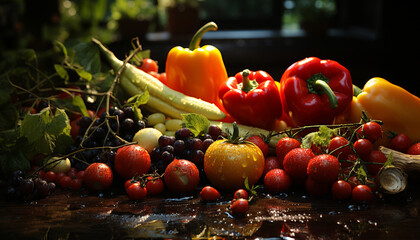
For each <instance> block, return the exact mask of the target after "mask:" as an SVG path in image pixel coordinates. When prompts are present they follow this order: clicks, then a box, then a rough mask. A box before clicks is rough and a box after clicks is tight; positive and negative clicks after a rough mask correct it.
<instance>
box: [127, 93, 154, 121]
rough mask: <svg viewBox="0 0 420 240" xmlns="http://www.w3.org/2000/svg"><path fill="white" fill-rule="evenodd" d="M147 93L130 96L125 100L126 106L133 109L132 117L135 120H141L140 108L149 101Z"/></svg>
mask: <svg viewBox="0 0 420 240" xmlns="http://www.w3.org/2000/svg"><path fill="white" fill-rule="evenodd" d="M149 97H150V94H149V91H147V90H145V91H144V92H143V93H142V94H137V95H134V96H132V97H131V98H129V99H128V100H127V104H126V105H129V106H132V107H133V112H134V116H135V117H136V119H137V120H141V119H143V114H142V113H141V110H140V108H139V107H140V106H141V105H144V104H146V103H147V102H148V101H149Z"/></svg>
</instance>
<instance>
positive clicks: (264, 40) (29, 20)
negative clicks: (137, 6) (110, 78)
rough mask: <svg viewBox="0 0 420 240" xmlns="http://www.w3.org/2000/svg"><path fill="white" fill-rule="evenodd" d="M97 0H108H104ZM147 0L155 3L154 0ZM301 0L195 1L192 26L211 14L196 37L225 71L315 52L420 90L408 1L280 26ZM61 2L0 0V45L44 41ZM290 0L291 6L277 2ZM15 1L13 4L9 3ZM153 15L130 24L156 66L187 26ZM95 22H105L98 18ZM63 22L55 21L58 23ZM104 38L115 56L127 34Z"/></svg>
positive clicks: (369, 4)
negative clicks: (210, 28) (208, 28)
mask: <svg viewBox="0 0 420 240" xmlns="http://www.w3.org/2000/svg"><path fill="white" fill-rule="evenodd" d="M104 1H105V2H106V3H107V4H111V3H112V1H111V0H104ZM308 1H309V2H316V1H310V0H307V1H306V2H308ZM327 1H328V0H327ZM17 2H19V4H18V3H17ZM73 2H74V3H79V2H82V1H73ZM92 2H95V1H92ZM96 2H98V0H97V1H96ZM154 2H155V3H156V4H157V3H158V2H159V1H157V0H155V1H154ZM301 2H305V1H304V0H300V1H299V0H295V1H287V0H286V1H282V0H265V1H251V0H248V1H245V0H242V1H220V0H213V1H210V0H207V1H200V2H198V5H199V7H200V18H199V22H197V24H196V26H197V28H198V27H199V26H201V25H202V24H204V23H206V22H208V21H214V22H216V23H217V24H218V26H219V30H218V31H217V32H209V33H207V34H206V35H205V36H204V38H203V41H202V45H205V44H211V45H214V46H216V47H217V48H218V49H219V50H220V51H221V52H222V55H223V59H224V62H225V65H226V68H227V71H228V73H229V75H233V74H235V73H236V72H238V71H241V70H242V69H245V68H249V69H251V70H259V69H261V70H266V71H267V72H268V73H270V74H271V75H272V76H273V77H274V78H275V79H276V80H280V78H281V75H282V74H283V72H284V70H285V69H286V68H287V67H288V66H290V65H291V64H292V63H294V62H296V61H299V60H301V59H303V58H305V57H310V56H316V57H319V58H322V59H332V60H336V61H338V62H339V63H341V64H342V65H344V66H345V67H346V68H348V70H349V71H350V73H351V75H352V79H353V82H354V83H355V84H356V85H358V86H359V87H363V85H364V83H365V82H366V81H367V80H369V79H370V78H372V77H383V78H385V79H387V80H389V81H391V82H392V83H394V84H397V85H400V86H402V87H403V88H406V89H407V90H409V91H410V92H412V93H413V94H415V95H417V96H420V87H419V86H418V81H419V80H418V79H419V76H418V71H417V69H419V65H418V64H419V60H418V59H417V55H418V53H419V47H418V44H419V43H418V42H419V41H418V37H417V35H418V30H419V25H418V17H417V16H418V10H417V8H416V7H417V6H415V5H416V4H415V2H416V1H409V0H369V1H364V0H335V1H334V0H331V1H330V2H333V3H334V4H335V9H334V11H333V13H332V14H330V15H328V18H322V17H321V18H318V19H316V18H315V19H313V18H311V17H312V16H311V15H310V14H308V13H307V12H303V13H302V12H299V13H297V15H299V14H300V15H299V20H298V21H299V23H300V24H298V27H297V28H296V27H295V28H293V29H289V28H288V27H287V26H286V27H285V23H286V22H285V21H283V19H284V16H285V15H286V14H288V13H290V12H293V11H295V13H296V10H297V9H296V8H297V6H298V5H299V4H300V3H301ZM320 2H325V1H320ZM62 3H63V1H57V0H48V1H42V4H40V2H38V1H30V0H26V1H25V0H23V1H2V3H1V4H0V13H1V14H0V16H1V18H0V27H1V28H0V32H1V42H0V50H1V51H2V52H3V51H9V50H11V49H16V48H21V47H33V48H35V49H37V48H39V49H43V48H47V47H49V46H50V45H51V39H44V38H45V34H43V33H45V28H44V26H45V25H52V26H58V25H60V20H62V19H63V18H64V17H62V15H61V13H60V4H62ZM290 3H292V4H294V6H295V7H294V8H291V9H288V8H287V7H285V6H286V5H287V4H290ZM22 5H23V6H24V7H23V9H22V7H21V6H22ZM16 6H20V8H21V9H20V10H19V11H14V10H15V7H16ZM289 7H290V6H289ZM91 8H92V9H94V8H95V6H94V5H92V6H91ZM105 10H106V11H105V15H104V16H109V15H111V13H110V12H111V11H112V9H110V8H107V9H105ZM16 12H18V14H17V13H16ZM60 17H61V18H60ZM305 18H306V19H309V21H308V22H309V23H311V24H312V25H311V26H309V27H308V28H306V26H305V25H304V24H303V23H302V20H303V19H305ZM153 21H154V25H153V27H149V28H148V30H145V31H143V32H140V33H139V31H138V28H137V30H135V28H132V29H133V32H132V35H133V36H135V35H139V37H140V39H141V42H142V45H143V48H145V49H150V50H151V56H152V58H154V59H156V60H158V62H159V67H160V72H163V71H164V69H165V59H166V55H167V53H168V51H169V50H170V49H171V48H172V47H174V46H178V45H179V46H183V47H188V44H189V41H190V38H191V36H192V35H193V32H186V33H177V34H172V33H168V26H167V25H165V24H162V22H159V21H158V20H156V19H154V20H153ZM93 22H94V23H95V24H96V22H95V21H89V20H88V21H86V20H85V21H83V20H82V21H80V22H78V24H79V25H80V26H79V30H74V29H76V28H75V27H74V26H64V28H68V29H70V30H68V34H67V37H65V38H63V39H64V40H68V39H69V38H71V37H72V36H78V37H80V35H82V34H81V33H82V32H83V30H85V29H93V28H91V25H93ZM97 22H98V23H97V24H96V25H95V26H99V27H101V26H102V27H104V26H108V25H107V22H106V18H103V19H100V20H98V21H97ZM74 24H76V23H74ZM120 28H122V27H120ZM197 28H195V29H197ZM129 29H130V28H129ZM65 30H66V29H63V28H61V30H59V31H65ZM84 34H85V35H84V36H83V37H85V39H89V38H90V37H91V36H95V34H96V33H95V32H93V33H90V35H89V33H87V34H86V33H85V32H84ZM62 35H63V34H62ZM60 36H61V35H60ZM61 37H62V36H61ZM22 38H24V39H25V42H24V43H23V44H22ZM19 39H20V40H19ZM43 42H46V43H44V44H43ZM106 44H107V45H108V46H109V47H110V48H111V50H113V51H114V52H115V53H116V54H117V55H118V56H119V57H123V56H124V55H125V53H127V52H128V51H129V49H130V47H131V45H130V39H129V38H128V37H123V36H119V37H116V38H111V40H108V41H107V42H106Z"/></svg>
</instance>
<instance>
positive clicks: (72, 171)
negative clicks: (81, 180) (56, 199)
mask: <svg viewBox="0 0 420 240" xmlns="http://www.w3.org/2000/svg"><path fill="white" fill-rule="evenodd" d="M76 175H77V169H76V168H70V170H69V171H68V172H67V176H69V177H71V178H76Z"/></svg>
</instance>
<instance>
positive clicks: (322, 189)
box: [305, 178, 331, 196]
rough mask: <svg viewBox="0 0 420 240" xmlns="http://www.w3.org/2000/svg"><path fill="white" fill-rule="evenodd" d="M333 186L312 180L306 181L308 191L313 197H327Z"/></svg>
mask: <svg viewBox="0 0 420 240" xmlns="http://www.w3.org/2000/svg"><path fill="white" fill-rule="evenodd" d="M330 186H331V184H328V183H323V182H317V181H314V180H312V179H311V178H307V179H306V181H305V189H306V191H307V192H308V193H309V194H310V195H313V196H325V195H327V194H328V193H329V192H330Z"/></svg>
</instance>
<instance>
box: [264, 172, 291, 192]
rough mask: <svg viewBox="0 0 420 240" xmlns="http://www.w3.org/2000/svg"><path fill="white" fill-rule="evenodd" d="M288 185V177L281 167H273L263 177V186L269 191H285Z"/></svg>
mask: <svg viewBox="0 0 420 240" xmlns="http://www.w3.org/2000/svg"><path fill="white" fill-rule="evenodd" d="M290 185H291V181H290V177H289V175H287V173H286V172H285V171H284V170H283V169H273V170H271V171H269V172H268V173H267V174H266V175H265V177H264V188H265V189H266V190H267V191H268V192H270V193H279V192H285V191H287V190H288V189H289V188H290Z"/></svg>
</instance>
